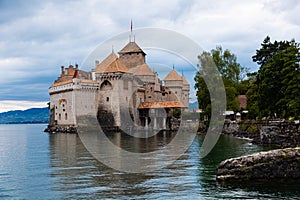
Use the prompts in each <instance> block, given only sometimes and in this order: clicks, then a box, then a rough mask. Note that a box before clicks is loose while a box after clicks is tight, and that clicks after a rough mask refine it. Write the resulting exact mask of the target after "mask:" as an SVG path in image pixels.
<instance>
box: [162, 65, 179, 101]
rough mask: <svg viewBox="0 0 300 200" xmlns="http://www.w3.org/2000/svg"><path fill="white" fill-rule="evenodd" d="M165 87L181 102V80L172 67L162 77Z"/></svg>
mask: <svg viewBox="0 0 300 200" xmlns="http://www.w3.org/2000/svg"><path fill="white" fill-rule="evenodd" d="M164 83H165V87H167V88H169V89H170V90H171V91H172V93H174V94H175V95H176V97H177V101H181V102H182V88H183V80H182V78H181V76H179V74H178V73H177V72H176V71H175V70H174V69H172V70H171V71H170V73H169V74H168V75H167V76H166V77H165V79H164Z"/></svg>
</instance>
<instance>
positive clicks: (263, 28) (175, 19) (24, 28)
mask: <svg viewBox="0 0 300 200" xmlns="http://www.w3.org/2000/svg"><path fill="white" fill-rule="evenodd" d="M299 10H300V3H299V1H297V0H284V1H281V0H251V1H250V0H249V1H239V0H228V1H219V0H209V1H208V0H207V1H205V0H195V1H187V0H151V1H150V0H144V1H143V0H126V1H123V0H106V1H104V0H99V1H97V0H89V1H84V0H74V1H63V0H53V1H39V0H28V1H23V0H14V1H12V0H0V77H1V78H0V112H3V111H6V110H13V109H25V108H28V107H31V106H33V107H41V106H45V105H46V104H45V102H47V101H48V100H49V95H48V88H49V86H50V85H51V84H52V83H53V81H54V80H55V79H56V78H57V76H58V75H59V72H60V66H61V65H65V66H68V65H70V64H75V63H79V65H82V63H83V61H84V60H85V58H86V57H87V56H88V55H89V54H90V53H91V52H92V51H93V50H94V49H95V48H96V47H97V46H98V45H99V44H101V43H103V42H104V41H106V40H107V39H110V38H111V37H112V36H115V35H118V34H120V33H124V32H126V31H129V29H130V20H131V19H132V20H133V28H134V29H139V28H144V27H155V28H164V29H168V30H173V31H176V32H179V33H181V34H183V35H185V36H187V37H189V38H190V39H192V40H194V41H195V42H197V43H198V44H199V45H200V46H201V47H202V48H203V49H204V50H211V49H212V48H215V47H216V46H217V45H222V46H223V48H225V49H230V50H231V51H232V52H233V53H235V54H236V55H237V57H238V61H239V62H240V63H241V64H242V65H244V66H246V67H249V68H250V69H251V70H252V71H256V70H257V69H258V66H257V65H256V64H255V63H253V62H252V60H251V57H252V55H254V53H255V50H256V49H258V48H259V47H260V43H261V42H262V40H263V39H264V38H265V37H266V36H267V35H269V36H270V37H271V39H272V40H290V39H292V38H294V39H295V40H296V41H299V38H300V20H299V19H300V12H299ZM136 37H137V38H139V37H138V35H137V36H136ZM139 40H141V38H139ZM137 42H138V41H137ZM148 57H150V60H151V55H149V54H148ZM162 64H163V63H162ZM167 65H169V63H167ZM175 65H176V63H175ZM189 77H192V76H191V75H190V76H189ZM191 93H192V96H193V93H194V91H192V92H191Z"/></svg>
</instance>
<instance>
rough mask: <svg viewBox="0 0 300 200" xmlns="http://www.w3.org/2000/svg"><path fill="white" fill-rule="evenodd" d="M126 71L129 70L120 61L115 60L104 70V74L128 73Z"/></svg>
mask: <svg viewBox="0 0 300 200" xmlns="http://www.w3.org/2000/svg"><path fill="white" fill-rule="evenodd" d="M128 71H129V69H128V68H127V67H126V66H125V64H124V63H123V62H122V61H121V60H120V59H116V60H115V61H113V62H112V63H111V64H110V65H109V66H108V67H107V68H106V69H105V71H104V72H106V73H109V72H128Z"/></svg>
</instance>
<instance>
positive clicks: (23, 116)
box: [0, 107, 49, 124]
mask: <svg viewBox="0 0 300 200" xmlns="http://www.w3.org/2000/svg"><path fill="white" fill-rule="evenodd" d="M48 120H49V110H48V108H47V107H46V108H31V109H28V110H24V111H23V110H14V111H8V112H4V113H0V124H27V123H29V124H30V123H48Z"/></svg>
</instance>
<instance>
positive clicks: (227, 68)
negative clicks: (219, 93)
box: [194, 46, 248, 116]
mask: <svg viewBox="0 0 300 200" xmlns="http://www.w3.org/2000/svg"><path fill="white" fill-rule="evenodd" d="M205 57H212V60H213V62H214V64H215V66H216V67H217V69H218V71H219V73H220V75H221V77H222V79H223V83H224V86H225V91H226V102H227V110H233V111H238V110H239V103H238V100H237V96H238V95H239V94H241V93H240V91H245V89H242V88H243V87H242V86H241V81H242V80H243V78H244V77H245V75H246V72H247V70H248V69H247V68H244V67H242V66H241V65H240V64H239V63H238V62H237V57H236V55H235V54H233V53H231V52H230V51H229V50H228V49H226V50H225V51H223V48H222V47H221V46H217V47H216V49H213V50H211V52H210V53H209V52H203V54H201V55H200V56H198V58H199V61H200V63H201V67H203V62H204V61H205ZM204 65H205V64H204ZM204 76H206V74H205V72H204V70H203V68H200V69H199V71H198V72H197V74H196V76H195V78H194V79H195V89H197V97H198V102H199V108H200V109H202V110H203V112H204V113H205V114H206V115H208V116H209V115H210V112H211V99H210V95H209V91H208V88H207V85H206V83H205V81H204ZM210 79H212V77H210ZM216 89H218V88H217V87H216Z"/></svg>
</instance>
